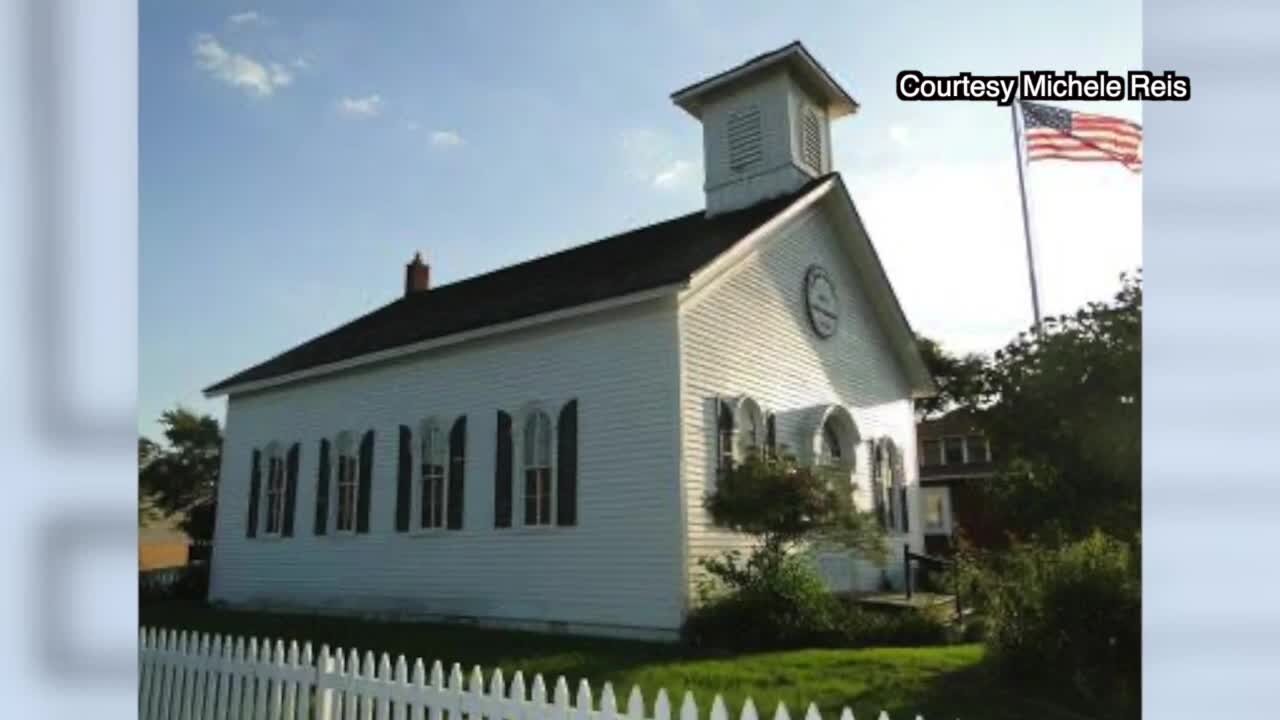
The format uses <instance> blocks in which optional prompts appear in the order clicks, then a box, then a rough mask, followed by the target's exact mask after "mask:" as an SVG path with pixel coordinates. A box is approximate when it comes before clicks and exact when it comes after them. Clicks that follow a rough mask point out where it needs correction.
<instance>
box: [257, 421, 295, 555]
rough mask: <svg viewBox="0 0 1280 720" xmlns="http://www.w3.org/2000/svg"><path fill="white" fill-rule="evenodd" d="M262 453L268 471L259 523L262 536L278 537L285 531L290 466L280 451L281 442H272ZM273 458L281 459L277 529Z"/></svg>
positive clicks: (263, 487)
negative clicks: (273, 504)
mask: <svg viewBox="0 0 1280 720" xmlns="http://www.w3.org/2000/svg"><path fill="white" fill-rule="evenodd" d="M262 455H263V457H264V458H265V460H266V461H265V463H264V465H265V466H266V467H265V469H266V473H265V477H264V479H265V482H264V483H262V503H261V505H260V507H261V508H262V510H261V512H262V517H261V518H259V519H258V520H259V522H258V524H259V526H261V527H262V533H261V535H262V537H264V538H278V537H281V536H282V535H283V533H284V499H285V494H286V492H287V486H288V482H289V478H288V468H287V467H286V466H285V456H284V453H282V452H281V451H280V443H276V442H273V443H270V444H269V445H267V449H266V450H265V451H263V453H262ZM273 460H277V461H279V467H280V492H279V493H278V495H279V497H277V498H276V500H277V502H276V514H277V515H278V516H279V517H278V519H277V522H276V529H275V530H272V529H271V463H272V461H273Z"/></svg>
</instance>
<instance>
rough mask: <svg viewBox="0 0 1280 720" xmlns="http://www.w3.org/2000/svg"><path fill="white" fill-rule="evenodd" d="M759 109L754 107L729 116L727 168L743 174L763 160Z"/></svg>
mask: <svg viewBox="0 0 1280 720" xmlns="http://www.w3.org/2000/svg"><path fill="white" fill-rule="evenodd" d="M761 134H762V131H761V127H760V108H758V107H755V106H754V105H753V106H751V107H748V108H744V109H742V110H739V111H737V112H735V113H732V114H731V115H729V133H728V135H729V167H730V168H731V169H732V170H733V171H734V172H744V171H746V170H750V169H752V168H754V167H755V166H757V165H759V164H760V161H761V160H762V159H764V150H763V148H762V147H761V145H762V138H761Z"/></svg>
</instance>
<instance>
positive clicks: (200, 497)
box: [138, 406, 222, 540]
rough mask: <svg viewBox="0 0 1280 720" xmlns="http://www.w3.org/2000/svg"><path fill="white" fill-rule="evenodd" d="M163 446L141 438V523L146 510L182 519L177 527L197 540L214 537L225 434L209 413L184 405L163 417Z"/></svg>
mask: <svg viewBox="0 0 1280 720" xmlns="http://www.w3.org/2000/svg"><path fill="white" fill-rule="evenodd" d="M160 424H161V426H163V428H164V429H163V432H164V440H165V441H164V443H163V444H161V443H156V442H154V441H152V440H151V439H149V438H146V437H141V438H139V439H138V489H139V494H140V495H141V497H140V503H139V505H140V507H139V519H140V521H141V520H143V519H144V518H143V515H144V513H145V512H146V510H145V508H147V507H150V508H154V509H155V510H156V511H158V512H160V513H162V514H164V515H174V516H177V517H179V518H180V520H179V523H178V526H179V528H181V529H182V531H183V532H185V533H186V534H187V535H188V536H190V537H191V538H192V539H194V540H210V539H212V537H213V517H214V509H215V503H216V501H217V497H218V491H217V490H218V469H219V466H220V464H221V462H222V430H221V428H219V427H218V421H217V419H215V418H214V417H212V416H210V415H196V414H195V413H193V412H191V411H190V410H187V409H186V408H183V407H180V406H179V407H177V408H175V409H173V410H166V411H165V412H164V413H163V414H162V415H161V416H160Z"/></svg>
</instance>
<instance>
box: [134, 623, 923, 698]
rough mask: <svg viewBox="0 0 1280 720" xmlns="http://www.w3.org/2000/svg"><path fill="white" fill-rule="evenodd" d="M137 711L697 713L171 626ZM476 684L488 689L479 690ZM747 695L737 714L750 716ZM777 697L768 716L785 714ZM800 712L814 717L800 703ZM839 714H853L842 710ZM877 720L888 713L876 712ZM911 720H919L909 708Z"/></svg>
mask: <svg viewBox="0 0 1280 720" xmlns="http://www.w3.org/2000/svg"><path fill="white" fill-rule="evenodd" d="M139 665H140V667H139V671H140V678H139V689H138V717H139V718H142V720H168V719H169V718H175V719H180V720H237V719H240V718H244V719H248V718H254V719H256V720H311V719H312V718H314V720H375V718H376V720H464V718H463V716H465V720H673V718H674V720H699V718H700V714H699V713H700V711H699V709H698V706H697V703H696V702H695V701H694V699H693V695H692V694H690V693H688V692H686V693H685V695H684V699H683V701H682V702H681V703H680V708H679V710H678V711H676V712H675V713H674V714H673V711H672V706H671V700H670V698H669V696H668V694H667V691H666V690H665V689H662V690H659V691H658V694H657V697H656V698H655V699H654V703H653V706H652V707H650V706H648V705H647V704H646V703H645V700H644V697H643V695H642V694H641V692H640V689H639V688H635V687H633V688H632V689H631V694H630V695H629V696H628V697H627V704H626V707H625V708H619V707H618V700H617V698H616V697H615V696H614V694H613V687H612V686H610V684H609V683H605V685H604V688H602V689H601V691H600V702H599V704H598V709H597V704H596V702H595V699H594V697H593V695H592V692H591V686H590V685H588V684H587V681H586V680H582V681H580V682H579V683H578V691H577V696H576V698H572V699H571V698H570V695H569V684H568V683H567V682H566V681H565V679H564V678H563V677H560V678H557V679H556V681H555V686H554V689H553V690H552V693H551V699H550V701H548V699H547V686H546V684H545V683H544V682H543V680H542V676H541V675H535V676H534V677H533V684H532V685H531V686H530V687H529V688H528V689H527V691H526V687H525V681H524V676H523V675H522V674H521V673H519V672H517V673H516V674H515V675H514V676H513V677H512V678H511V683H510V684H509V685H508V684H507V683H506V681H505V679H504V677H503V675H502V670H501V669H497V670H494V671H493V674H492V675H490V677H489V682H488V684H487V686H486V683H485V678H484V673H483V672H481V670H480V668H479V667H478V666H477V667H474V668H472V670H471V674H470V677H469V679H468V680H467V681H466V682H465V684H464V682H463V673H462V667H461V666H460V665H458V664H456V663H455V664H454V665H453V666H452V667H451V668H450V670H449V674H448V676H447V677H446V676H445V673H444V666H443V665H441V663H440V661H438V660H437V661H436V662H435V663H433V664H432V665H431V672H430V673H428V672H427V670H426V666H425V665H424V664H423V662H422V660H421V659H418V660H415V661H414V663H413V669H412V671H410V669H409V665H408V663H407V662H406V661H405V658H404V656H403V655H401V656H399V657H398V658H396V661H395V663H394V664H393V663H392V662H391V658H390V657H388V656H387V654H386V653H383V654H382V656H381V657H380V658H378V659H377V660H376V662H375V658H374V655H373V653H372V652H365V654H364V660H363V661H361V659H360V654H359V653H358V652H357V651H356V650H350V651H348V652H347V653H343V651H342V650H341V649H339V650H337V651H334V652H332V653H331V652H330V651H329V646H327V645H322V646H321V647H320V653H319V655H313V654H312V652H311V643H306V644H304V645H303V646H302V649H301V651H299V649H298V643H297V642H292V641H291V642H290V643H289V645H288V647H287V648H286V646H285V644H284V642H283V641H280V640H276V641H275V642H274V644H273V643H272V642H271V641H269V640H267V641H262V642H259V641H258V640H257V638H250V639H249V640H248V641H247V642H246V641H245V639H244V638H241V637H237V638H232V637H227V636H222V635H213V636H210V635H208V634H197V633H188V632H181V633H179V632H176V631H174V630H156V629H151V628H143V629H142V632H141V638H140V652H139ZM486 687H487V688H488V689H487V690H486ZM759 717H760V716H759V714H758V712H757V710H756V706H755V703H754V702H753V701H751V700H750V699H748V700H747V701H746V702H745V703H744V704H743V707H742V712H741V715H740V716H739V720H759ZM790 717H791V715H790V713H789V711H788V710H787V707H786V706H785V705H783V704H782V703H779V704H778V707H777V709H776V710H775V711H774V714H773V720H790ZM708 720H730V714H729V710H728V708H727V707H726V706H725V703H724V700H723V699H722V698H721V697H720V696H719V695H716V696H715V700H714V701H713V702H712V704H711V713H710V716H709V718H708ZM804 720H822V716H821V715H820V714H819V713H818V709H817V707H815V706H814V704H813V703H810V704H809V707H808V709H807V710H806V712H805V714H804ZM840 720H854V717H853V713H852V712H851V711H850V710H849V709H848V708H845V709H844V711H843V712H842V713H841V714H840ZM877 720H889V716H888V714H887V713H885V712H883V711H882V712H881V713H880V715H879V718H878V719H877ZM916 720H922V719H921V718H920V717H919V716H917V717H916Z"/></svg>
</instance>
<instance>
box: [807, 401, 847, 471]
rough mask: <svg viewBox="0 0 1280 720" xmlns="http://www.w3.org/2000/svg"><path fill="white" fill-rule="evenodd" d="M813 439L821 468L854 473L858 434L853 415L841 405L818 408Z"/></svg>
mask: <svg viewBox="0 0 1280 720" xmlns="http://www.w3.org/2000/svg"><path fill="white" fill-rule="evenodd" d="M813 422H814V424H813V425H811V426H810V427H812V428H813V431H812V432H813V436H812V438H811V439H810V442H811V445H810V448H811V449H812V452H813V455H812V458H813V463H814V464H815V465H817V466H819V467H824V468H836V469H839V470H840V473H841V475H846V476H847V475H852V473H853V471H854V470H855V469H856V464H857V453H856V452H855V449H856V448H857V447H858V442H859V435H858V426H857V424H856V423H855V422H854V421H853V414H852V413H850V412H849V410H848V408H845V407H844V406H842V405H826V406H822V407H821V408H819V409H818V415H817V418H816V420H814V421H813Z"/></svg>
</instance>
